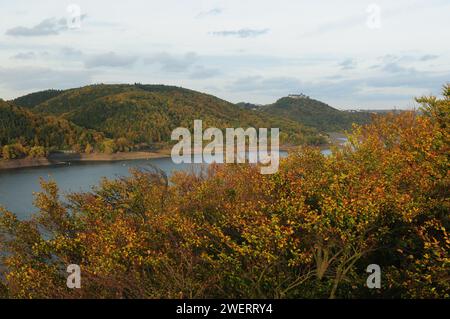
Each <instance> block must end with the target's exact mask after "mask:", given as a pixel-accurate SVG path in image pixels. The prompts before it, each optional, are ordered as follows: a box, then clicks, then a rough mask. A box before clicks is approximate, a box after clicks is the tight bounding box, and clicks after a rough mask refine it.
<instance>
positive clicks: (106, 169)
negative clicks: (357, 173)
mask: <svg viewBox="0 0 450 319" xmlns="http://www.w3.org/2000/svg"><path fill="white" fill-rule="evenodd" d="M323 153H324V154H328V153H329V150H324V151H323ZM286 155H287V153H286V152H280V156H281V157H284V156H286ZM148 164H151V165H153V166H156V167H158V168H159V169H161V170H163V171H164V172H165V173H166V174H168V175H169V176H170V175H171V174H172V173H173V171H176V170H192V169H196V168H197V169H198V167H199V165H202V164H174V163H173V162H172V159H171V158H170V157H168V158H157V159H149V160H126V161H115V162H75V163H71V164H70V165H69V164H65V165H54V166H43V167H33V168H20V169H13V170H5V171H0V206H3V207H5V208H6V209H8V210H10V211H11V212H13V213H15V214H16V215H17V216H18V217H19V218H21V219H26V218H28V217H29V216H30V215H31V214H32V213H33V212H35V211H36V208H35V207H34V206H33V199H34V197H33V192H38V191H40V185H39V178H41V177H42V178H44V179H45V180H49V179H53V180H55V181H56V182H57V183H58V186H59V189H60V191H61V192H62V193H63V194H64V193H68V192H79V191H89V190H90V189H91V187H92V186H94V185H97V184H98V182H99V181H100V180H101V179H102V178H103V177H107V178H110V179H112V178H117V177H121V176H129V169H130V168H132V167H145V166H147V165H148ZM203 165H206V164H203Z"/></svg>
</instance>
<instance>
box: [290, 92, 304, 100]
mask: <svg viewBox="0 0 450 319" xmlns="http://www.w3.org/2000/svg"><path fill="white" fill-rule="evenodd" d="M288 97H290V98H291V99H309V96H307V95H305V94H303V93H300V94H289V95H288Z"/></svg>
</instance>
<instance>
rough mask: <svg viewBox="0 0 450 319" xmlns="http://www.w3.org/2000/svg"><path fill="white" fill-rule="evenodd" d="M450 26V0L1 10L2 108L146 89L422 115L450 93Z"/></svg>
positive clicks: (52, 0)
mask: <svg viewBox="0 0 450 319" xmlns="http://www.w3.org/2000/svg"><path fill="white" fill-rule="evenodd" d="M449 16H450V1H449V0H397V1H384V0H383V1H382V0H379V1H375V2H374V1H365V0H345V1H336V0H334V1H332V0H329V1H326V0H315V1H303V0H277V1H274V0H271V1H268V0H226V1H217V0H164V1H153V0H128V1H117V0H107V1H103V0H95V1H93V0H89V1H84V0H83V1H82V0H75V1H64V0H63V1H61V0H40V1H31V0H14V1H11V0H0V98H3V99H11V98H14V97H17V96H20V95H23V94H27V93H30V92H34V91H38V90H43V89H49V88H54V89H66V88H73V87H79V86H84V85H88V84H94V83H135V82H139V83H145V84H168V85H176V86H182V87H185V88H189V89H193V90H197V91H201V92H205V93H209V94H213V95H215V96H218V97H220V98H222V99H225V100H228V101H230V102H241V101H245V102H251V103H257V104H267V103H273V102H274V101H276V100H277V99H278V98H280V97H283V96H286V95H288V94H295V93H304V94H306V95H308V96H310V97H312V98H315V99H318V100H321V101H324V102H326V103H328V104H330V105H332V106H334V107H337V108H340V109H386V108H393V107H396V108H413V107H415V106H416V105H415V103H414V97H415V96H421V95H429V94H439V93H440V91H441V87H442V85H443V84H445V83H448V82H450V41H449V39H450V34H449V33H450V19H449V18H448V17H449Z"/></svg>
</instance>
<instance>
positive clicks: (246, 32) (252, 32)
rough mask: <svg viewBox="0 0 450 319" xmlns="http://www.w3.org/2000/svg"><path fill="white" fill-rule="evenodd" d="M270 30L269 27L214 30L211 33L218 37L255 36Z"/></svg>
mask: <svg viewBox="0 0 450 319" xmlns="http://www.w3.org/2000/svg"><path fill="white" fill-rule="evenodd" d="M268 32H269V29H239V30H224V31H214V32H212V33H211V34H212V35H213V36H217V37H238V38H254V37H257V36H260V35H264V34H267V33H268Z"/></svg>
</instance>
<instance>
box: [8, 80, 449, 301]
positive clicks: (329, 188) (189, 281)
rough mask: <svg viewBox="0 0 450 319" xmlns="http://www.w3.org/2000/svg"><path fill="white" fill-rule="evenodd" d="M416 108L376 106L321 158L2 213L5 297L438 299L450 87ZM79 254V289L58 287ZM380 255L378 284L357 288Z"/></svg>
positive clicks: (157, 180)
mask: <svg viewBox="0 0 450 319" xmlns="http://www.w3.org/2000/svg"><path fill="white" fill-rule="evenodd" d="M418 101H419V102H420V103H423V112H422V113H421V114H416V113H412V112H405V113H402V114H399V115H388V116H383V117H379V118H376V119H375V120H374V122H373V123H371V124H370V125H367V126H363V127H358V128H357V129H355V130H354V132H353V133H352V135H350V136H349V141H350V145H348V146H347V147H344V148H343V149H335V150H334V152H333V154H332V155H330V156H323V155H322V154H321V153H320V152H319V150H317V149H314V148H300V149H299V150H298V151H297V152H295V153H292V154H290V155H289V157H288V158H287V159H285V160H284V161H283V162H282V163H281V166H280V170H279V172H278V173H277V174H274V175H261V174H259V169H258V168H257V167H255V166H251V165H222V166H212V167H210V169H209V170H208V171H205V172H204V173H203V174H197V175H195V174H187V173H179V174H177V175H175V176H173V178H172V180H171V183H168V181H167V180H166V178H165V177H164V175H162V174H161V173H158V172H151V171H145V170H141V171H137V170H136V171H134V172H133V174H132V176H131V177H129V178H122V179H119V180H104V181H103V182H102V183H101V184H100V185H99V186H98V187H96V188H95V189H94V190H93V191H92V192H89V193H75V194H71V195H69V197H68V202H65V203H63V202H62V201H61V200H60V199H59V195H58V187H57V185H56V184H55V183H54V182H42V186H43V192H42V193H40V194H38V195H37V197H36V206H37V207H38V208H39V212H38V213H37V214H36V215H35V217H34V218H33V219H31V220H28V221H20V220H18V219H17V217H16V216H14V215H13V214H12V213H10V212H7V211H4V210H3V212H2V214H1V217H0V256H1V257H0V258H1V263H0V270H1V275H0V282H1V284H0V295H1V296H3V297H7V298H38V297H42V298H55V297H70V298H78V297H92V298H161V297H164V298H179V297H184V298H205V297H208V298H211V297H225V298H234V297H235V298H266V297H269V298H324V297H331V298H357V297H375V298H378V297H383V298H392V297H402V298H411V297H412V298H449V297H450V278H449V269H450V268H449V267H450V256H449V252H450V237H449V233H448V232H449V223H450V220H449V211H450V207H449V206H450V200H449V199H450V193H449V190H450V184H449V182H450V180H449V177H450V176H449V168H450V167H449V146H450V135H449V123H450V121H449V120H450V118H449V117H450V86H446V87H445V89H444V99H442V100H439V99H436V98H434V97H427V98H422V99H419V100H418ZM73 263H75V264H79V265H80V266H81V271H82V288H81V289H74V290H69V289H68V288H67V287H66V285H65V284H66V276H67V273H66V272H65V270H66V267H67V265H69V264H73ZM369 264H378V265H380V266H381V270H382V287H381V289H368V288H367V287H365V282H366V278H367V276H368V274H367V273H366V267H367V266H368V265H369Z"/></svg>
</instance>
